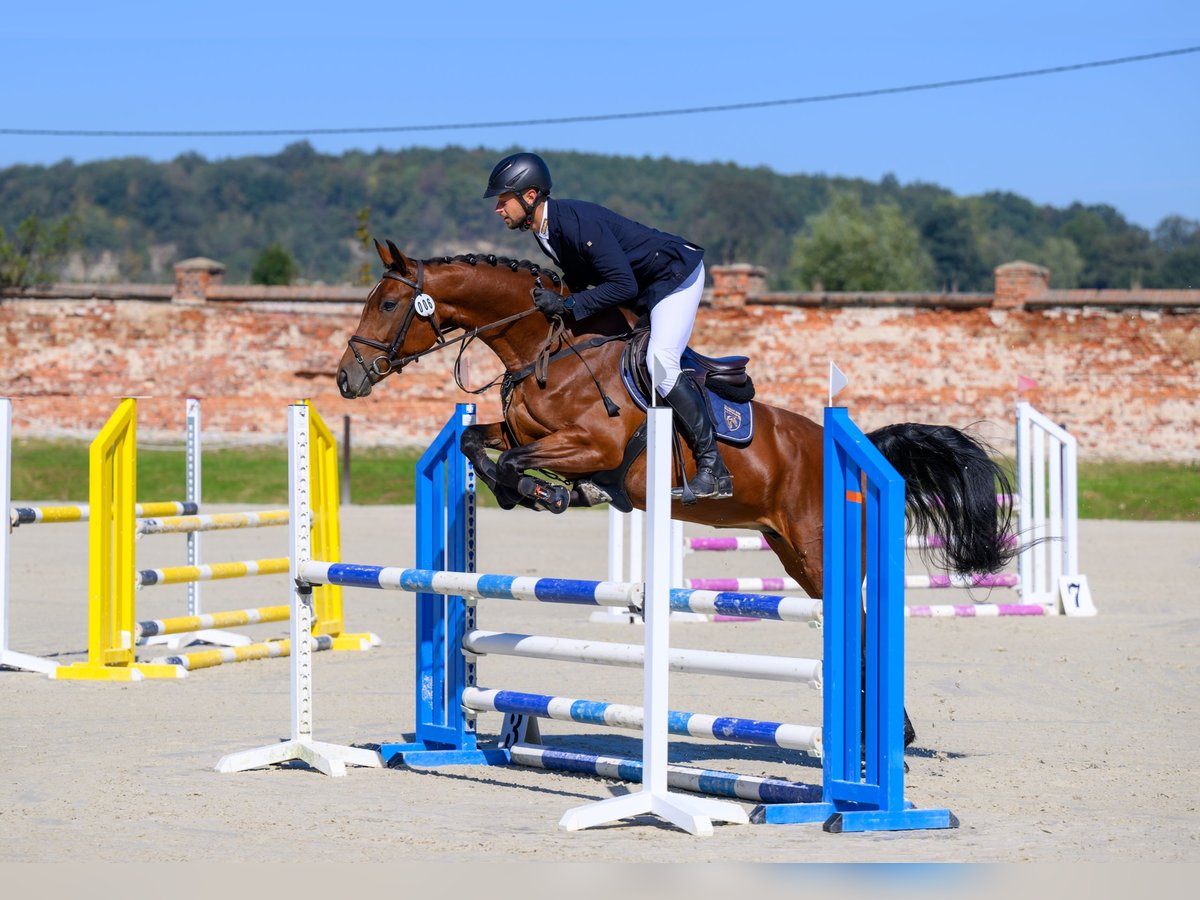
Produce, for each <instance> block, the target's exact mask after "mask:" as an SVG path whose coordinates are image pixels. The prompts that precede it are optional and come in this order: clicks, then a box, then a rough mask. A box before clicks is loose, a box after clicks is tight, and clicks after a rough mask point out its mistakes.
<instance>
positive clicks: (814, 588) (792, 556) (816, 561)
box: [764, 532, 917, 772]
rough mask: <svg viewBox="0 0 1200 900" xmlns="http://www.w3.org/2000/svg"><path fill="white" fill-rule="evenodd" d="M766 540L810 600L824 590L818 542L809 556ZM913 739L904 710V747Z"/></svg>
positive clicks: (772, 536)
mask: <svg viewBox="0 0 1200 900" xmlns="http://www.w3.org/2000/svg"><path fill="white" fill-rule="evenodd" d="M764 536H765V537H766V539H767V544H768V545H769V546H770V548H771V549H772V550H774V551H775V555H776V556H777V557H779V561H780V562H781V563H783V568H784V570H785V571H786V572H787V573H788V575H790V576H791V577H792V578H794V579H795V580H796V582H797V583H798V584H799V585H800V587H801V588H802V589H803V590H804V592H805V593H806V594H808V596H810V597H822V599H823V594H824V591H825V586H824V562H825V561H824V558H823V552H824V548H823V546H822V545H821V544H820V542H816V546H815V547H814V548H813V549H812V550H811V552H809V553H804V552H802V551H797V550H796V549H795V548H793V547H792V546H791V544H789V543H788V542H787V541H785V540H784V539H783V538H782V537H781V536H780V535H778V534H774V533H773V532H767V533H766V534H765V535H764ZM863 626H864V628H863V640H864V641H865V640H866V628H865V626H866V623H865V621H864V623H863ZM866 674H867V673H866V661H865V660H864V663H863V672H862V676H861V678H862V681H861V682H860V683H861V684H865V682H866ZM866 701H867V698H866V693H865V691H864V693H863V698H862V705H861V715H862V717H863V721H862V725H864V726H865V724H866V715H867V703H866ZM916 738H917V733H916V730H915V729H914V728H913V724H912V720H911V719H909V717H908V709H907V708H906V709H904V746H905V747H907V746H909V745H910V744H911V743H912V742H913V741H915V740H916ZM904 771H906V772H907V771H908V763H907V762H906V763H905V764H904Z"/></svg>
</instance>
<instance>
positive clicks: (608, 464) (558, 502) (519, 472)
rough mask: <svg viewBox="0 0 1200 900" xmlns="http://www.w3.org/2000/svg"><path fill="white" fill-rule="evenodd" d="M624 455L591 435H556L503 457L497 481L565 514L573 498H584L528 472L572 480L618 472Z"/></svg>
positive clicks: (525, 496) (573, 432) (529, 498)
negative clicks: (617, 469) (548, 473)
mask: <svg viewBox="0 0 1200 900" xmlns="http://www.w3.org/2000/svg"><path fill="white" fill-rule="evenodd" d="M621 451H622V448H620V447H617V446H616V445H615V444H613V445H611V446H609V442H598V441H597V440H596V435H594V434H592V433H588V432H584V431H582V430H567V431H557V432H555V433H554V434H551V435H547V436H546V437H544V438H540V439H539V440H536V441H533V442H531V443H528V444H522V445H521V446H519V447H512V448H511V449H508V450H505V451H504V452H503V453H501V454H500V458H499V459H498V460H497V470H498V472H497V477H498V480H499V481H500V482H501V483H502V484H510V485H514V486H515V487H516V490H517V493H518V494H519V495H520V496H521V497H523V498H526V499H528V500H531V501H533V502H534V503H535V504H536V505H537V506H538V508H540V509H548V510H549V511H550V512H553V513H562V512H566V510H567V507H568V506H570V504H571V498H572V496H575V497H576V498H578V497H580V496H581V495H579V494H578V492H573V491H572V490H571V489H570V488H568V487H566V486H565V485H560V484H552V483H550V482H548V481H544V480H542V479H541V478H537V477H536V476H533V475H528V474H526V472H527V470H530V469H544V470H546V471H550V472H554V473H555V474H556V475H559V476H561V477H562V478H564V479H566V480H573V479H575V478H582V477H584V476H588V475H592V474H595V473H596V472H603V471H606V470H608V469H613V468H616V467H617V466H618V465H620V462H621Z"/></svg>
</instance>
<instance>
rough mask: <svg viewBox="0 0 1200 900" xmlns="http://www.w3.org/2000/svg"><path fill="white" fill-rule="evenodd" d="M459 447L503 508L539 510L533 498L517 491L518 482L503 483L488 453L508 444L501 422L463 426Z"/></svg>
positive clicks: (501, 448)
mask: <svg viewBox="0 0 1200 900" xmlns="http://www.w3.org/2000/svg"><path fill="white" fill-rule="evenodd" d="M458 446H459V449H460V450H462V454H463V456H465V457H466V458H467V459H468V460H469V461H470V463H471V465H473V466H474V467H475V475H476V476H477V477H478V478H479V480H480V481H482V482H483V483H484V484H485V485H487V487H488V489H489V490H490V491H491V492H492V494H493V495H495V497H496V502H497V503H499V504H500V508H501V509H512V508H513V507H514V506H517V505H518V504H519V505H521V506H524V507H526V508H528V509H540V507H539V506H537V505H536V504H535V503H534V502H533V501H532V500H526V499H525V498H523V497H521V495H520V494H518V493H517V488H516V484H515V483H513V484H505V483H503V481H502V479H501V477H500V472H499V468H498V467H497V465H496V463H495V461H494V460H493V459H492V458H491V457H490V456H488V454H487V451H488V450H504V449H505V448H506V447H507V446H508V440H507V438H506V437H505V434H504V428H503V426H502V424H501V423H500V422H491V423H489V424H484V425H470V426H468V427H467V428H465V429H463V434H462V438H461V439H460V440H459V443H458Z"/></svg>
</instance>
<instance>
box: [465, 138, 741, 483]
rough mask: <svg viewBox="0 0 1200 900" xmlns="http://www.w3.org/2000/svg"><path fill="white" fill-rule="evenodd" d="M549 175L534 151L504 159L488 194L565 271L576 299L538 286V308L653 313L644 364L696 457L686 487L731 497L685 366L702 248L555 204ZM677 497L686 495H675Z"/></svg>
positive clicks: (581, 314) (591, 208)
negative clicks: (655, 364) (682, 361)
mask: <svg viewBox="0 0 1200 900" xmlns="http://www.w3.org/2000/svg"><path fill="white" fill-rule="evenodd" d="M550 186H551V182H550V170H549V168H548V167H547V166H546V163H545V161H544V160H542V158H541V157H540V156H538V155H537V154H534V153H514V154H513V155H511V156H506V157H505V158H504V159H502V160H500V162H498V163H496V167H495V168H494V169H493V170H492V176H491V178H489V179H488V185H487V192H486V193H485V194H484V195H483V196H484V197H485V198H487V197H495V198H496V213H497V214H498V215H499V216H500V217H501V218H502V219H503V220H504V224H505V225H506V226H508V228H509V229H510V230H517V229H520V230H521V231H526V230H530V229H532V231H533V234H534V237H536V238H537V242H538V246H539V247H541V249H542V252H543V253H545V254H546V255H547V256H548V257H550V259H552V260H553V261H554V263H555V264H556V265H558V266H559V267H560V268H561V269H562V272H563V276H564V279H565V280H566V283H567V285H568V287H570V288H571V291H572V294H571V296H570V297H563V296H562V295H561V294H558V293H557V292H555V291H552V290H549V289H547V288H542V287H536V288H534V292H533V294H534V296H533V299H534V303H536V304H537V307H538V309H540V310H541V311H542V312H543V313H544V314H545V315H546V317H547V318H553V317H555V316H559V317H565V316H572V315H573V316H574V317H575V318H577V319H583V318H586V317H587V316H590V315H592V314H593V313H595V312H598V311H599V310H602V309H605V308H606V307H610V306H625V307H628V308H630V309H634V310H637V311H639V312H640V311H643V310H647V309H648V310H649V312H650V340H649V344H648V346H647V348H646V365H647V367H648V368H649V369H650V380H651V381H652V382H654V381H655V377H654V368H653V363H652V361H653V360H657V361H658V363H659V366H660V367H661V370H662V371H663V372H664V373H665V374H664V375H663V377H662V378H661V379H659V380H658V381H657V383H656V384H655V385H654V387H655V389H656V390H657V391H658V393H659V395H660V396H661V397H662V398H663V399H664V400H666V401H667V404H668V405H669V406H670V407H671V409H672V410H673V411H674V413H675V420H676V421H677V422H678V424H679V426H680V430H681V432H682V433H683V437H684V440H686V441H687V444H688V446H689V447H691V448H692V453H693V455H694V456H695V457H696V474H695V476H694V477H693V478H692V479H691V480H690V481H689V482H688V488H689V489H690V490H691V492H692V493H693V494H695V496H696V497H697V498H713V499H717V498H724V497H732V496H733V476H731V475H730V474H729V470H728V469H726V468H725V463H724V461H722V459H721V454H720V453H719V452H718V450H717V441H716V435H715V433H714V431H713V423H712V419H711V418H710V417H709V411H708V401H707V399H706V398H705V397H704V394H703V392H702V391H701V389H700V386H699V385H698V384H696V382H695V380H693V379H692V378H691V377H690V376H688V375H683V373H682V372H681V371H680V368H679V357H680V354H682V353H683V351H684V349H685V348H686V347H687V343H688V340H689V339H690V338H691V335H692V326H693V325H694V324H695V321H696V310H697V309H698V307H699V305H700V295H701V294H702V293H703V291H704V262H703V259H704V250H703V249H702V248H700V247H697V246H696V245H695V244H689V243H688V242H687V241H685V240H684V239H683V238H681V237H676V236H675V235H673V234H667V233H665V232H662V231H656V230H655V229H653V228H649V227H647V226H645V225H642V224H640V223H638V222H634V221H632V220H630V219H626V218H625V217H623V216H620V215H617V214H616V213H615V212H613V211H612V210H609V209H605V208H604V207H603V206H599V205H597V204H595V203H587V202H584V201H582V200H562V199H559V198H555V199H554V200H551V199H550ZM671 493H672V496H673V497H675V498H676V499H679V498H681V497H682V496H683V490H682V488H676V489H675V490H673V491H672V492H671Z"/></svg>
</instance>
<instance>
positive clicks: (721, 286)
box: [709, 263, 767, 309]
mask: <svg viewBox="0 0 1200 900" xmlns="http://www.w3.org/2000/svg"><path fill="white" fill-rule="evenodd" d="M709 271H710V272H711V273H712V280H713V293H712V297H713V300H712V304H713V307H714V308H716V309H736V308H739V307H743V306H745V305H746V299H747V298H748V297H752V296H754V295H755V294H761V293H762V292H763V291H764V290H765V289H766V286H767V270H766V269H764V268H763V267H762V266H752V265H750V264H749V263H734V264H733V265H729V266H713V267H712V268H711V269H709Z"/></svg>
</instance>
